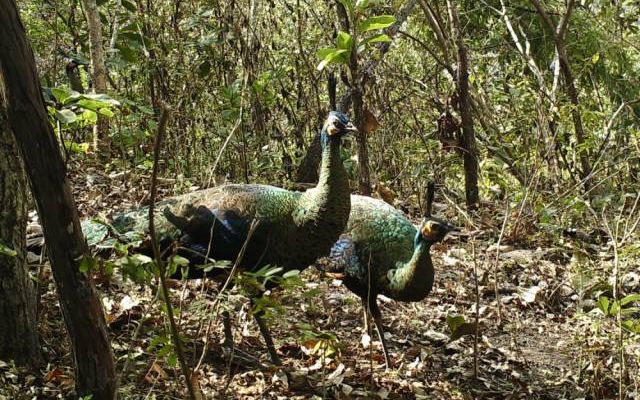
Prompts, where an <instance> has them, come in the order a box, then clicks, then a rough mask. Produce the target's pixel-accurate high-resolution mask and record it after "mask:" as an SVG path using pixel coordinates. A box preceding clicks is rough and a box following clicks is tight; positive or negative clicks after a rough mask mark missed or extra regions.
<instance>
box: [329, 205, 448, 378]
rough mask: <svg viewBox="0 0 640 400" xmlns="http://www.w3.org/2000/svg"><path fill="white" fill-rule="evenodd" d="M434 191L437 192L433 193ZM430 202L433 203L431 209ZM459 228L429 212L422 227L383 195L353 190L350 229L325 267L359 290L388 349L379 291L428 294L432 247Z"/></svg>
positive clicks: (407, 297) (395, 295)
mask: <svg viewBox="0 0 640 400" xmlns="http://www.w3.org/2000/svg"><path fill="white" fill-rule="evenodd" d="M431 197H432V196H431ZM430 207H431V206H430V204H429V205H428V209H429V210H430ZM454 229H455V228H454V227H453V226H451V225H449V224H448V223H446V222H445V221H442V220H440V219H437V218H435V217H432V216H431V215H430V212H429V213H428V215H427V217H426V218H425V219H424V220H423V221H422V223H421V225H420V226H419V228H418V229H416V227H415V226H414V225H413V224H412V223H411V221H409V220H408V219H407V217H406V216H405V215H404V214H403V213H402V212H401V211H399V210H397V209H395V208H393V207H392V206H390V205H389V204H387V203H385V202H384V201H381V200H376V199H373V198H370V197H365V196H358V195H352V196H351V214H350V216H349V221H348V223H347V228H346V230H345V233H344V234H343V235H341V236H340V238H339V239H338V241H337V242H336V243H335V244H334V246H333V248H332V249H331V253H330V255H329V257H328V258H326V259H323V260H322V261H321V262H320V268H321V269H324V270H330V271H331V272H338V273H341V274H342V275H343V283H344V285H345V286H346V287H347V288H348V289H349V290H350V291H351V292H353V293H354V294H356V295H358V296H359V297H360V298H361V300H362V303H363V307H365V312H366V311H367V310H368V311H370V312H371V314H372V316H373V317H374V321H375V324H376V328H377V330H378V333H379V335H380V340H381V342H382V345H383V350H384V353H385V361H386V363H387V367H389V365H390V358H389V355H388V350H387V346H386V342H385V340H384V334H383V328H382V320H381V313H380V309H379V308H378V305H377V300H376V299H377V296H378V295H379V294H382V295H385V296H387V297H390V298H392V299H394V300H398V301H404V302H412V301H420V300H423V299H424V298H425V297H426V296H427V295H428V294H429V293H430V292H431V289H432V287H433V282H434V268H433V262H432V260H431V255H430V252H429V249H430V247H431V245H432V244H433V243H436V242H438V241H441V240H442V239H444V237H445V235H446V234H447V233H448V232H449V231H451V230H454Z"/></svg>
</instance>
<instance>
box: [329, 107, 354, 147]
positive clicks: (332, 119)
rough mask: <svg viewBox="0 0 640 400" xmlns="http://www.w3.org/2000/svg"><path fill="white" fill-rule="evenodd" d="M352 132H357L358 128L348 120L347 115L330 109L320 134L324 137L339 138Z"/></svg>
mask: <svg viewBox="0 0 640 400" xmlns="http://www.w3.org/2000/svg"><path fill="white" fill-rule="evenodd" d="M353 132H358V129H356V127H355V126H354V125H353V124H352V123H351V122H350V121H349V117H347V116H346V115H344V114H343V113H341V112H338V111H331V112H330V113H329V116H328V117H327V119H326V120H325V122H324V126H323V127H322V136H323V138H326V139H329V138H332V139H336V140H340V138H341V137H343V136H345V135H347V134H349V133H353Z"/></svg>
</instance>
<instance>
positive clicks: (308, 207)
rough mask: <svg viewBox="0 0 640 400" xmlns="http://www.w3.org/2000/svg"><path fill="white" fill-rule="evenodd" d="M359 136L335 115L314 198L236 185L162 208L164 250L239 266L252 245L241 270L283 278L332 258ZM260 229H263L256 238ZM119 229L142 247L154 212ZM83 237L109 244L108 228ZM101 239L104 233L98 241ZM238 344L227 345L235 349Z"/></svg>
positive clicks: (193, 272)
mask: <svg viewBox="0 0 640 400" xmlns="http://www.w3.org/2000/svg"><path fill="white" fill-rule="evenodd" d="M354 131H356V129H355V127H354V126H353V125H352V124H351V123H350V122H349V119H348V118H347V117H346V116H345V115H344V114H341V113H338V112H331V113H329V116H328V117H327V119H326V121H325V123H324V126H323V128H322V132H321V144H322V159H321V165H320V174H319V182H318V184H317V186H316V187H315V188H312V189H309V190H307V191H306V192H294V191H288V190H284V189H281V188H277V187H273V186H268V185H258V184H246V185H242V184H228V185H224V186H219V187H215V188H211V189H206V190H200V191H197V192H193V193H189V194H186V195H183V196H177V197H173V198H170V199H166V200H163V201H161V202H158V203H157V205H156V210H157V212H156V214H155V221H156V231H157V232H158V236H159V238H158V239H159V241H160V244H161V250H163V251H165V250H166V249H168V248H169V246H170V245H171V244H172V243H175V242H177V243H178V245H179V249H180V250H179V251H180V254H181V255H182V256H184V257H186V258H188V259H189V260H190V262H191V263H193V264H198V263H202V262H203V261H204V260H206V259H214V260H231V261H235V260H236V258H237V257H238V256H239V254H240V253H241V249H242V247H243V245H244V244H245V241H246V242H247V243H246V247H245V249H244V252H243V255H242V257H241V259H240V260H238V262H237V263H238V265H239V266H240V267H241V268H242V269H243V270H248V271H255V270H257V269H259V268H261V267H263V266H266V265H271V266H275V267H281V268H282V271H281V273H284V272H287V271H291V270H294V269H296V270H302V269H304V268H306V267H308V266H309V265H311V264H313V263H314V262H315V261H316V259H317V258H319V257H322V256H326V255H328V254H329V252H330V249H331V246H332V245H333V243H335V241H336V240H337V239H338V237H339V236H340V234H341V233H342V232H343V231H344V229H345V226H346V224H347V219H348V217H349V211H350V190H349V180H348V176H347V173H346V171H345V169H344V166H343V164H342V160H341V157H340V146H341V138H342V137H343V136H344V135H345V134H348V133H350V132H354ZM254 221H257V224H256V225H255V226H256V228H255V229H254V230H253V231H252V234H251V237H250V238H248V236H249V234H250V233H249V232H250V230H251V226H252V223H254ZM111 225H112V228H113V229H111V231H112V232H111V236H114V235H115V236H116V239H118V240H119V241H124V242H128V241H133V240H140V239H141V238H143V237H144V236H146V235H147V233H148V231H147V227H148V208H144V209H140V210H136V211H132V212H129V213H126V214H123V215H121V216H118V217H116V218H115V219H114V220H113V223H112V224H111ZM83 229H84V230H85V234H87V236H88V239H89V242H90V244H92V243H91V242H93V243H94V244H96V243H97V242H99V241H100V240H101V239H104V238H105V236H108V234H107V229H106V228H105V227H104V226H103V225H96V224H95V223H91V222H85V223H84V224H83ZM89 231H92V232H93V234H92V235H90V234H89V233H88V232H89ZM96 231H98V232H102V234H101V235H98V237H97V238H96V235H95V232H96ZM111 239H112V240H113V238H111ZM146 246H147V247H146V248H145V242H144V241H143V245H142V246H141V247H140V248H138V249H134V251H135V250H137V251H140V252H143V253H144V252H146V253H147V254H149V253H150V249H149V247H148V242H147V243H146ZM202 276H203V272H202V270H201V269H197V268H190V269H189V276H188V277H187V278H201V277H202ZM254 317H255V319H256V321H257V323H258V326H259V328H260V332H261V333H262V336H263V338H264V340H265V343H266V345H267V348H268V351H269V354H270V356H271V359H272V361H273V362H274V363H276V364H280V360H279V358H278V356H277V354H276V351H275V347H274V345H273V340H272V339H271V335H270V333H269V331H268V328H267V326H266V324H265V322H264V320H263V319H262V318H261V314H260V313H254ZM228 323H229V320H228V314H226V315H225V332H228V331H229V330H228V329H227V327H228ZM230 340H231V338H229V337H227V338H226V341H227V343H229V342H230Z"/></svg>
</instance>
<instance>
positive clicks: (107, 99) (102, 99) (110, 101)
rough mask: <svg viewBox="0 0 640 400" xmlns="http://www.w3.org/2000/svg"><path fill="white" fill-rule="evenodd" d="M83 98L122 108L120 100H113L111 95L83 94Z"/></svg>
mask: <svg viewBox="0 0 640 400" xmlns="http://www.w3.org/2000/svg"><path fill="white" fill-rule="evenodd" d="M82 97H84V98H85V99H90V100H95V101H100V102H103V103H107V104H111V105H112V106H120V102H119V101H118V100H116V99H113V98H111V97H110V96H109V95H107V94H104V93H89V94H83V95H82Z"/></svg>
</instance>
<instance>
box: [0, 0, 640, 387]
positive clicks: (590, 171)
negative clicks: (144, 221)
mask: <svg viewBox="0 0 640 400" xmlns="http://www.w3.org/2000/svg"><path fill="white" fill-rule="evenodd" d="M18 8H19V10H20V16H21V18H22V22H23V24H24V28H25V30H26V33H27V37H28V39H29V41H30V43H31V46H32V48H33V52H34V55H35V59H36V65H37V71H38V75H39V79H40V84H41V86H42V93H43V96H44V100H45V105H46V110H47V112H48V116H49V120H50V122H51V124H52V125H53V130H54V132H55V135H56V138H57V140H58V142H59V145H60V151H61V154H62V157H63V160H64V162H65V166H66V168H67V174H68V176H69V178H70V179H71V182H72V189H73V194H74V197H75V200H76V205H77V207H78V210H79V212H80V215H81V216H82V217H85V218H90V217H98V216H100V217H104V216H108V215H111V214H113V213H115V212H119V211H125V210H129V209H131V208H134V207H139V206H141V205H147V204H148V203H149V201H150V197H149V182H150V178H151V175H152V170H153V165H154V152H153V147H154V138H155V137H156V135H157V132H158V131H159V120H160V116H161V114H162V113H163V110H170V111H167V112H168V113H170V116H169V118H168V120H167V125H166V128H165V129H166V136H165V138H164V143H163V144H162V146H161V147H160V149H159V150H160V153H159V157H158V158H157V159H158V165H159V177H158V179H157V186H158V189H159V192H160V196H161V197H165V196H171V195H176V194H181V193H186V192H189V191H192V190H195V189H202V188H208V187H212V186H215V185H219V184H222V183H224V182H238V183H267V184H271V185H275V186H280V187H285V188H288V189H296V190H303V189H304V188H307V187H309V186H313V185H314V182H315V181H316V180H317V165H318V160H319V139H318V136H317V134H318V132H319V130H320V128H321V127H322V124H323V122H324V120H325V118H326V116H327V114H328V112H329V111H330V110H332V109H340V110H343V111H345V112H346V113H347V114H349V115H351V119H352V121H353V122H354V123H355V124H356V125H357V126H358V128H359V131H360V132H359V133H358V134H357V135H355V136H354V137H353V138H351V139H349V140H347V144H346V146H345V147H344V148H343V149H342V158H343V162H344V165H345V167H346V169H347V172H348V173H349V178H350V182H351V188H352V191H353V193H360V194H365V195H372V196H374V197H377V198H381V199H384V200H385V201H386V202H388V203H390V204H391V205H393V206H394V207H396V208H398V209H401V210H402V211H404V212H405V213H406V214H407V215H409V216H410V217H411V218H414V219H415V220H416V221H417V218H419V216H420V215H421V214H422V213H423V211H424V210H423V208H424V207H423V204H424V193H425V189H426V186H427V182H429V181H435V182H437V184H438V188H439V191H438V195H437V201H436V210H437V212H438V214H440V215H441V216H443V217H444V218H446V219H447V220H448V221H450V222H452V223H454V224H456V225H457V226H459V227H461V228H463V229H462V232H461V233H460V234H458V235H456V236H453V237H450V238H449V239H448V240H447V241H445V243H444V244H442V245H439V246H436V247H435V248H434V260H435V261H434V262H435V264H436V288H435V289H434V292H433V293H432V294H431V296H430V297H429V298H428V299H427V300H425V301H423V302H421V303H416V304H413V303H399V302H391V303H388V302H383V303H382V304H383V309H385V308H386V309H387V312H386V313H384V314H383V316H384V318H385V324H386V325H388V326H391V327H392V329H391V332H392V336H393V340H392V342H393V346H394V349H395V350H394V352H396V353H397V355H396V357H397V358H398V359H399V361H398V362H397V365H396V366H397V368H396V369H394V370H390V371H385V370H384V367H383V366H382V367H380V359H378V358H376V357H377V356H376V354H375V352H376V349H377V347H375V346H373V345H370V344H369V343H368V340H369V339H368V336H367V335H366V334H364V332H363V331H362V330H361V329H362V328H361V327H360V325H361V322H360V321H361V320H362V317H361V314H362V313H361V311H360V310H359V309H358V308H357V305H358V304H357V302H355V301H354V300H353V299H352V300H349V295H348V294H347V292H346V291H344V289H342V288H341V287H340V286H339V284H336V282H335V281H333V280H332V279H330V278H327V277H326V276H324V275H322V274H320V273H319V272H317V271H315V270H314V271H305V273H304V274H303V279H302V281H300V282H298V284H297V285H292V287H287V288H286V290H285V293H286V294H284V295H281V297H278V296H274V300H273V301H274V302H275V303H277V304H275V305H272V306H273V311H272V314H273V319H275V320H279V322H278V324H273V325H274V327H273V329H274V337H275V338H279V339H278V340H280V342H279V346H280V351H281V352H282V353H284V354H287V355H290V360H289V361H287V362H286V365H287V367H288V368H290V370H292V371H294V372H291V371H288V372H286V373H284V372H282V371H281V370H275V369H270V368H259V367H255V366H246V365H242V366H240V367H237V366H235V367H234V366H229V365H227V364H226V361H221V360H220V359H219V358H218V357H212V358H211V359H207V360H206V361H205V363H210V364H211V365H210V366H208V367H203V366H202V360H203V359H204V356H203V358H202V359H200V362H198V357H199V356H200V354H204V353H205V352H203V350H202V348H201V347H202V345H201V342H200V341H198V340H197V339H194V340H193V343H191V342H189V343H191V344H188V345H187V346H186V347H188V353H189V354H190V355H191V356H192V357H191V360H192V361H191V363H192V364H193V365H192V367H193V366H195V365H196V364H197V365H198V368H199V369H198V370H199V374H198V375H197V379H192V380H198V381H199V382H198V385H200V386H201V387H202V388H203V390H204V393H205V397H206V398H211V397H216V398H218V397H223V396H227V398H278V396H288V397H294V396H299V398H307V397H311V396H316V397H322V398H547V399H556V398H567V399H569V398H571V399H573V398H598V399H605V398H620V399H623V398H628V399H632V398H638V396H640V389H639V385H640V382H639V381H638V376H640V344H639V341H638V339H639V338H640V314H639V312H638V308H637V305H638V301H639V299H640V267H639V266H638V260H639V259H640V245H639V243H640V242H639V241H638V240H639V239H640V238H639V237H638V221H640V208H639V207H638V205H639V204H638V203H639V202H640V45H638V43H640V4H638V3H637V2H636V1H627V0H613V1H604V0H582V1H574V0H565V1H557V0H546V1H541V0H530V1H524V0H523V1H503V0H500V1H495V0H486V1H485V0H481V1H464V0H460V1H454V0H446V1H445V0H434V1H426V0H404V1H391V2H382V1H376V0H369V1H367V0H358V1H357V2H354V1H353V0H339V1H318V0H268V1H257V0H246V1H235V0H233V1H202V2H199V1H183V0H176V1H164V0H161V1H145V0H81V1H79V0H21V1H19V2H18ZM0 88H1V86H0ZM334 90H336V92H335V93H334ZM17 134H18V133H16V135H17ZM29 208H30V209H31V210H33V209H35V207H34V206H33V205H32V206H30V207H29ZM31 219H32V222H34V224H32V225H34V226H35V225H36V224H35V222H36V217H35V215H34V214H33V213H32V215H31ZM0 244H1V243H0ZM3 249H6V248H4V247H3V248H0V250H3ZM0 253H1V252H0ZM112 259H113V258H112ZM32 261H33V260H32ZM33 262H34V263H35V264H44V263H43V261H42V260H41V259H40V260H37V261H33ZM103 267H104V265H103ZM111 267H113V268H115V272H114V271H109V273H106V274H105V273H104V271H102V272H101V273H100V274H98V275H100V277H99V278H96V279H97V281H96V283H97V284H98V290H99V293H100V295H99V297H100V298H101V299H102V303H103V306H104V307H105V314H106V315H107V316H108V317H107V324H108V327H109V331H110V337H111V340H112V346H113V349H114V354H115V359H116V370H117V371H119V372H122V374H121V376H120V378H119V383H120V390H121V396H122V398H143V397H145V396H147V397H155V398H173V397H180V396H181V393H182V394H184V393H185V392H184V385H183V381H182V380H181V379H180V370H179V368H178V367H176V358H175V357H176V355H175V352H174V350H175V349H174V348H173V347H172V345H171V344H170V343H171V341H170V340H169V334H168V333H164V327H165V325H166V322H163V321H164V320H163V318H164V315H165V314H164V313H163V309H162V306H161V303H159V302H157V301H156V300H157V298H154V296H156V295H155V293H156V292H155V291H154V286H153V285H148V286H146V285H145V286H138V285H137V284H134V283H132V282H131V281H127V280H123V279H122V278H121V277H120V276H121V274H120V273H119V272H118V270H119V268H120V267H122V265H121V264H118V263H117V262H115V263H108V265H107V269H109V268H111ZM43 270H44V271H43ZM30 271H31V273H32V275H33V276H35V277H36V278H37V281H38V287H39V291H40V292H39V294H40V300H39V303H40V306H39V307H40V310H39V331H40V335H41V337H42V340H43V342H45V343H46V347H47V352H48V353H49V355H48V362H49V364H48V366H47V367H46V368H44V367H43V369H42V371H44V373H43V374H44V375H43V376H38V377H37V378H33V376H34V375H29V374H28V373H26V372H24V371H22V370H15V369H14V366H13V365H12V364H9V363H5V362H3V361H0V398H2V397H3V396H9V397H8V398H13V396H15V395H16V393H21V392H22V391H25V392H24V393H27V392H28V391H31V392H30V393H32V396H52V397H53V396H57V395H59V396H62V397H64V396H66V395H68V393H70V392H71V391H72V389H73V381H72V376H73V373H72V371H71V368H70V364H71V363H70V361H69V358H70V357H69V354H68V351H69V343H65V342H64V340H63V337H64V326H63V325H62V319H61V316H60V310H59V309H58V308H57V305H56V301H57V300H56V297H55V291H54V286H53V282H52V278H51V275H50V274H47V273H46V267H42V268H40V269H38V268H35V267H34V268H33V269H31V270H30ZM103 275H109V276H110V277H107V276H103ZM194 285H195V284H194V283H189V284H184V286H178V287H177V288H176V289H174V290H175V292H174V293H175V296H176V297H177V298H179V299H180V300H176V301H180V306H181V307H182V310H183V313H184V314H181V315H182V316H181V321H180V325H181V326H182V328H183V329H185V331H186V333H185V335H186V336H189V337H191V338H196V337H199V335H204V332H205V331H206V332H207V334H209V335H214V333H215V332H218V331H221V330H222V328H221V327H218V325H219V324H217V322H216V321H217V311H216V314H215V315H216V317H211V318H210V319H212V320H213V321H214V322H215V323H216V325H215V327H214V328H213V329H212V330H211V331H210V329H205V328H206V326H207V325H206V321H204V320H203V319H205V317H203V315H210V314H211V313H210V312H209V314H207V312H205V310H207V304H209V306H211V304H212V303H215V302H214V300H212V299H211V298H210V296H206V295H205V292H206V290H205V289H204V287H206V286H203V287H201V286H197V285H196V286H194ZM202 285H206V284H202ZM187 289H189V290H191V291H192V292H193V293H196V295H193V294H192V295H191V296H195V300H193V298H192V297H189V296H190V295H189V294H187V293H186V292H187ZM238 297H240V296H238ZM189 299H191V300H189ZM301 299H302V300H301ZM128 302H131V303H128ZM227 303H228V305H227V306H228V307H229V309H233V310H236V311H235V313H236V314H237V315H236V319H237V322H238V324H243V323H244V331H245V332H243V334H242V335H243V337H245V341H246V342H247V343H248V344H247V345H246V346H248V347H249V348H250V349H253V348H254V347H257V348H260V346H261V344H260V341H259V339H257V334H256V333H255V327H253V326H250V325H249V324H248V323H247V322H246V320H247V313H248V311H247V308H246V307H247V306H246V304H245V303H243V302H242V300H238V299H235V300H234V299H230V300H228V302H227ZM236 303H238V304H240V305H238V304H236ZM234 304H235V305H234ZM138 309H144V310H145V311H144V312H145V313H150V314H151V315H152V316H151V317H149V316H148V315H146V314H145V316H144V320H145V321H147V319H150V321H151V322H146V325H145V324H142V323H140V324H138V322H137V321H141V317H140V315H137V314H141V313H142V311H132V310H138ZM237 310H240V311H237ZM394 311H395V312H394ZM291 313H294V314H291ZM136 315H137V316H136ZM476 318H477V320H476ZM206 319H209V317H206ZM301 319H302V320H304V321H305V325H304V327H303V328H301V327H300V326H299V325H296V322H300V320H301ZM318 321H321V322H318ZM474 321H475V322H474ZM0 322H2V323H5V321H0ZM276 325H278V326H277V327H276ZM141 326H144V327H145V328H144V329H142V333H140V332H136V327H138V329H140V327H141ZM203 326H204V327H205V328H203ZM461 327H462V329H461ZM465 329H466V331H465ZM474 334H475V340H474ZM363 335H364V336H363ZM363 337H366V338H367V339H366V340H365V339H364V338H363ZM371 340H374V341H375V337H374V336H372V337H371ZM195 343H198V344H197V345H196V344H195ZM214 347H215V346H214ZM329 348H330V349H331V351H329V350H328V349H329ZM372 348H373V350H371V349H372ZM318 349H320V350H321V351H319V350H318ZM210 351H212V352H214V353H215V350H210ZM260 351H261V350H259V349H258V350H256V351H255V352H256V354H261V353H260ZM132 353H135V357H133V358H131V357H129V358H128V355H130V354H132ZM293 355H295V356H293ZM220 358H221V357H220ZM285 359H286V358H285ZM474 359H475V361H476V365H475V367H474ZM327 360H328V361H327ZM478 364H479V365H478ZM123 366H124V367H123ZM478 368H479V370H478ZM301 371H304V373H301ZM474 371H475V373H474ZM41 375H42V374H41ZM34 381H35V382H37V383H34ZM3 387H4V388H3ZM167 393H170V395H169V394H167ZM24 398H27V397H24ZM279 398H282V397H279Z"/></svg>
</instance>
